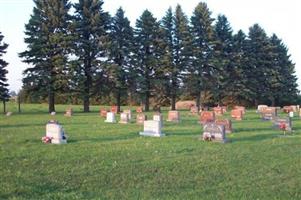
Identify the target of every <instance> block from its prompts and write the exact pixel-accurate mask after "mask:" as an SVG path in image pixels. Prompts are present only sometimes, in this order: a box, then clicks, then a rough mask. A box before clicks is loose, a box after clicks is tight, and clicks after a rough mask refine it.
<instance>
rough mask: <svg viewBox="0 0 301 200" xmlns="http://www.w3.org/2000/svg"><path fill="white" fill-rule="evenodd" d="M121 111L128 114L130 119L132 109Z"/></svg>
mask: <svg viewBox="0 0 301 200" xmlns="http://www.w3.org/2000/svg"><path fill="white" fill-rule="evenodd" d="M123 113H126V114H128V117H129V120H132V111H131V110H124V111H123Z"/></svg>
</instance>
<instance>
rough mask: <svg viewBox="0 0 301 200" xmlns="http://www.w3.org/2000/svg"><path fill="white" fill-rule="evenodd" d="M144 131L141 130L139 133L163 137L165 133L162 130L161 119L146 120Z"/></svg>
mask: <svg viewBox="0 0 301 200" xmlns="http://www.w3.org/2000/svg"><path fill="white" fill-rule="evenodd" d="M143 125H144V126H143V132H139V135H142V136H150V137H162V136H164V134H163V133H162V132H161V125H160V121H156V120H148V121H144V124H143Z"/></svg>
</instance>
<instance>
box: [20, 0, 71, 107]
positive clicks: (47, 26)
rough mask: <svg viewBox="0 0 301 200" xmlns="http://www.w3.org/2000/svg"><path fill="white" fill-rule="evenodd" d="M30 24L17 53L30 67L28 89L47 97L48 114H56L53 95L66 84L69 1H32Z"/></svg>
mask: <svg viewBox="0 0 301 200" xmlns="http://www.w3.org/2000/svg"><path fill="white" fill-rule="evenodd" d="M34 3H35V7H34V9H33V14H32V15H31V18H30V20H29V22H28V23H27V24H26V25H25V29H26V31H25V35H26V38H25V43H26V44H27V50H26V51H24V52H22V53H20V57H21V58H23V61H24V62H26V63H29V64H31V65H32V67H29V68H28V69H26V70H25V71H24V76H25V77H24V78H23V83H24V87H25V88H26V89H27V90H30V91H33V92H35V93H36V95H39V96H45V95H47V96H48V104H49V112H52V111H55V93H56V92H58V91H61V90H62V89H63V88H64V87H65V86H66V84H67V79H66V73H67V71H68V70H67V69H66V67H67V55H68V53H69V51H68V49H69V48H68V47H69V46H70V41H71V40H70V39H71V38H70V31H69V25H70V21H71V16H70V15H69V14H68V11H69V9H70V7H71V4H70V3H69V2H68V0H52V1H47V0H35V1H34Z"/></svg>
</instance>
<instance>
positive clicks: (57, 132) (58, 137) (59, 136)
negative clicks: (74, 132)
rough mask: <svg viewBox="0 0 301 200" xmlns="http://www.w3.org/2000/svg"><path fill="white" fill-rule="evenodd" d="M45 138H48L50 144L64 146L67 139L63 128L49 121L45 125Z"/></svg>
mask: <svg viewBox="0 0 301 200" xmlns="http://www.w3.org/2000/svg"><path fill="white" fill-rule="evenodd" d="M46 137H47V138H50V141H51V143H52V144H66V143H67V138H66V136H65V132H64V130H63V127H62V126H61V125H60V124H59V123H58V122H56V121H54V120H52V121H49V122H48V123H47V125H46Z"/></svg>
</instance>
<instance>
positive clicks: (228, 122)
mask: <svg viewBox="0 0 301 200" xmlns="http://www.w3.org/2000/svg"><path fill="white" fill-rule="evenodd" d="M215 124H217V125H223V126H224V127H225V132H226V133H232V132H233V129H232V121H231V120H230V119H217V120H215Z"/></svg>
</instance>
